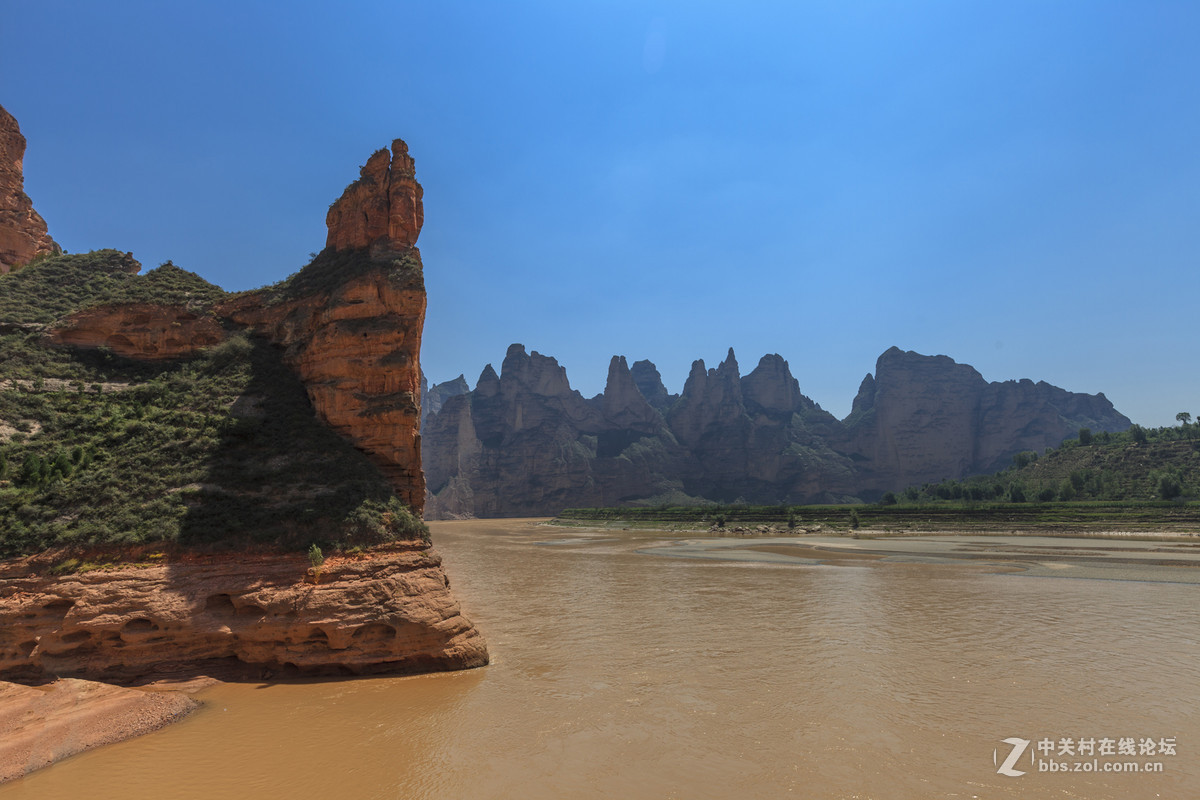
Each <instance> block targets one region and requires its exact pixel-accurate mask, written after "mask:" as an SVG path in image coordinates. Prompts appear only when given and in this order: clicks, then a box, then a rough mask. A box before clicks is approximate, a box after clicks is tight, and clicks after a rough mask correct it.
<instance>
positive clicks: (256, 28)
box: [0, 0, 1200, 425]
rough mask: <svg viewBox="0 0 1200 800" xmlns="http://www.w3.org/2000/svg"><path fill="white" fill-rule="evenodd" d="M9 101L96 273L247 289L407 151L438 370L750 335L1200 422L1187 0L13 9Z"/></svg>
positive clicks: (693, 349)
mask: <svg viewBox="0 0 1200 800" xmlns="http://www.w3.org/2000/svg"><path fill="white" fill-rule="evenodd" d="M0 16H2V18H3V20H4V29H5V36H4V39H5V45H4V48H3V49H0V104H3V105H4V106H5V107H7V108H8V109H9V111H11V112H12V113H13V114H14V115H15V116H16V117H17V119H18V120H19V122H20V124H21V127H22V130H23V132H24V133H25V135H26V136H27V137H28V139H29V141H30V144H29V149H28V151H27V154H26V159H25V171H26V189H27V191H28V192H29V194H30V195H31V196H32V197H33V200H34V203H35V206H36V207H37V208H38V209H39V210H40V211H41V213H42V215H43V216H44V217H45V218H46V220H47V221H48V223H49V226H50V231H51V233H52V235H53V236H55V238H56V239H57V240H58V241H59V242H60V243H62V244H63V245H64V246H65V247H67V248H68V249H69V250H71V251H72V252H77V251H84V250H89V249H93V248H98V247H116V248H120V249H122V250H132V251H133V252H134V255H135V256H137V257H138V258H140V259H141V260H142V262H143V263H144V264H145V265H146V267H147V268H150V267H153V266H156V265H157V264H158V263H160V262H162V261H164V260H166V259H171V260H173V261H174V262H175V263H176V264H178V265H180V266H182V267H185V268H187V269H191V270H193V271H195V272H198V273H200V274H201V275H203V276H204V277H206V278H208V279H209V280H211V281H213V282H215V283H217V284H220V285H221V286H223V287H225V288H227V289H245V288H253V287H255V286H260V285H264V284H267V283H272V282H274V281H276V280H278V279H280V278H282V277H285V276H286V275H288V274H289V273H291V272H294V271H295V270H296V269H298V268H299V267H300V266H301V265H302V264H303V263H304V262H305V261H306V260H307V255H308V253H309V252H311V251H315V250H319V249H321V247H322V246H323V245H324V241H325V225H324V219H325V211H326V208H327V206H328V204H329V203H330V202H331V201H332V200H333V199H334V198H336V197H337V196H338V195H339V194H340V192H341V190H342V188H343V187H344V186H345V185H346V184H347V183H349V182H350V181H351V180H352V179H354V178H355V177H356V176H357V170H358V167H359V166H360V165H361V164H362V163H363V162H364V161H365V160H366V158H367V156H368V155H369V154H370V153H371V152H372V151H374V150H375V149H377V148H379V147H382V146H385V145H386V144H387V143H388V142H390V140H391V139H392V138H394V137H397V136H399V137H403V138H404V139H405V140H407V142H408V143H409V146H410V149H411V152H412V154H413V156H414V157H415V158H416V160H417V173H418V178H419V180H420V181H421V183H422V184H423V185H424V187H425V219H426V224H425V229H424V232H423V233H422V235H421V239H420V242H419V245H420V247H421V251H422V255H423V258H424V262H425V271H426V285H427V288H428V290H429V311H428V318H427V324H426V330H425V343H424V351H423V363H424V367H425V371H426V374H427V375H428V376H429V378H430V380H431V381H433V382H439V381H442V380H447V379H450V378H452V377H454V376H455V375H457V374H458V373H459V372H464V373H466V376H467V378H468V380H469V381H470V382H471V383H472V385H473V384H474V381H475V378H476V377H477V376H478V375H479V372H480V370H481V369H482V368H483V366H484V364H485V363H488V362H492V363H494V364H496V366H497V367H498V366H499V362H500V361H501V360H502V359H503V356H504V351H505V348H506V347H507V346H508V345H509V344H510V343H512V342H522V343H524V344H525V345H526V346H527V347H528V348H529V349H531V350H533V349H535V350H538V351H540V352H543V353H546V354H549V355H553V356H555V357H557V358H558V359H559V362H560V363H562V364H563V365H564V366H565V367H566V368H567V371H568V375H569V376H570V378H571V381H572V385H573V386H575V387H576V388H578V389H580V390H581V391H582V392H583V393H584V394H585V395H592V394H595V393H597V392H599V391H601V390H602V389H603V382H604V377H605V374H606V368H607V364H608V360H609V358H610V357H611V356H612V355H613V354H623V355H625V356H627V357H629V359H630V361H631V362H632V361H633V360H637V359H642V358H649V359H651V360H652V361H654V362H655V363H656V364H657V365H658V367H659V369H660V371H661V372H662V374H663V377H664V379H665V381H666V383H667V386H668V388H669V389H670V390H671V391H679V390H680V389H681V388H682V386H683V381H684V379H685V377H686V375H687V371H688V369H689V367H690V365H691V362H692V360H693V359H695V358H703V359H705V361H706V363H707V364H708V366H710V367H712V366H715V365H716V363H717V362H718V361H720V360H721V358H723V357H724V354H725V351H726V349H727V348H729V347H730V346H733V347H734V348H735V349H736V351H737V354H738V358H739V361H740V363H741V365H742V369H743V373H745V372H748V371H749V370H750V369H752V368H753V367H754V365H755V364H756V363H757V361H758V358H759V357H760V356H761V355H763V354H764V353H771V352H778V353H780V354H781V355H783V357H784V358H786V359H788V361H789V362H790V364H791V367H792V371H793V373H794V374H795V375H796V377H797V378H798V379H799V381H800V386H801V389H802V390H803V391H804V392H805V393H806V394H808V395H809V396H810V397H812V398H813V399H814V400H816V401H817V402H819V403H820V404H821V405H822V406H824V407H825V408H826V409H828V410H830V411H832V412H833V413H835V414H837V415H839V416H842V415H845V414H846V413H848V411H849V409H850V401H851V399H852V398H853V396H854V393H855V391H856V389H857V387H858V384H859V381H860V380H861V379H862V377H863V375H864V374H865V373H867V372H869V371H873V370H874V365H875V359H876V357H877V356H878V355H879V354H880V353H882V352H883V351H884V350H885V349H887V348H888V347H890V346H892V345H897V346H899V347H901V348H904V349H908V350H916V351H918V352H922V353H929V354H933V353H945V354H947V355H950V356H951V357H953V358H955V359H956V360H958V361H960V362H965V363H969V364H972V365H974V366H975V367H976V368H977V369H978V370H979V371H980V372H981V373H982V374H983V375H984V377H985V378H987V379H988V380H1006V379H1010V378H1022V377H1029V378H1033V379H1034V380H1046V381H1048V382H1050V383H1054V384H1057V385H1059V386H1062V387H1064V388H1067V389H1070V390H1073V391H1083V392H1098V391H1103V392H1105V393H1106V394H1107V395H1108V397H1109V398H1110V399H1111V400H1112V401H1113V402H1114V404H1115V405H1116V406H1117V408H1118V409H1119V410H1121V411H1123V412H1125V413H1126V414H1128V415H1129V416H1130V417H1132V418H1133V419H1134V421H1136V422H1141V423H1142V424H1146V425H1165V424H1174V417H1175V413H1176V412H1177V411H1182V410H1187V411H1190V412H1192V413H1193V414H1196V415H1197V416H1200V370H1198V369H1197V368H1196V366H1197V356H1196V352H1197V345H1198V342H1197V336H1196V333H1197V322H1196V308H1197V298H1198V296H1200V294H1198V292H1197V289H1198V288H1200V287H1198V280H1197V266H1198V261H1200V79H1198V78H1200V47H1197V45H1196V42H1197V41H1200V4H1196V3H1191V2H1170V3H1168V2H1137V3H1134V2H1122V3H1112V2H1098V1H1089V2H1072V1H1071V0H1057V1H1056V2H1045V0H1036V1H1034V2H1025V1H1023V0H1016V1H1014V0H1007V1H1006V2H1003V3H999V2H997V3H986V4H985V3H975V2H964V1H963V0H947V2H905V3H894V2H872V3H855V2H778V3H774V2H762V3H749V4H747V3H739V4H734V3H705V2H695V1H694V0H692V1H691V2H678V3H674V2H605V3H600V2H569V3H564V2H559V1H558V0H554V1H553V2H512V3H492V2H480V3H461V2H438V3H433V2H430V3H405V2H347V3H330V2H290V3H259V2H236V3H225V2H205V3H188V4H184V3H161V2H132V1H128V0H121V1H120V2H111V1H110V2H103V3H101V2H88V3H81V2H73V3H64V2H55V0H39V1H38V2H36V3H33V2H23V1H21V2H18V0H0Z"/></svg>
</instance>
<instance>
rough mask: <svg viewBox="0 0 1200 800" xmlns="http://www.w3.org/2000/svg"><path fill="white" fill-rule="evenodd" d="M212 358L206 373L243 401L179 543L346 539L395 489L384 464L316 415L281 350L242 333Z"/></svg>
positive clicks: (194, 488) (220, 436)
mask: <svg viewBox="0 0 1200 800" xmlns="http://www.w3.org/2000/svg"><path fill="white" fill-rule="evenodd" d="M207 358H208V363H207V364H206V366H205V370H206V371H208V372H209V373H210V374H211V376H212V377H213V378H214V379H216V380H217V381H218V382H219V383H220V384H221V385H222V386H225V387H226V389H227V390H229V389H232V390H233V391H235V392H236V399H235V400H234V401H233V402H232V405H230V406H229V407H228V409H227V413H225V414H223V415H221V416H220V417H218V418H217V419H219V420H220V423H219V427H218V430H217V431H216V435H217V442H216V446H215V447H214V448H211V449H210V456H209V457H208V459H207V463H206V464H205V466H204V474H203V477H202V478H201V479H200V480H199V481H198V482H197V483H194V484H192V485H191V486H189V487H187V488H186V489H185V491H186V492H187V497H186V505H187V512H186V514H185V515H184V517H183V519H182V520H181V524H180V533H179V543H180V544H182V545H184V546H186V547H197V546H200V547H203V548H205V549H236V548H240V547H244V546H246V545H261V546H266V547H272V548H276V547H282V548H284V549H288V550H300V549H304V548H306V547H308V546H309V545H311V544H313V543H316V544H319V545H334V544H339V543H345V542H344V539H345V536H346V533H347V520H348V519H350V518H352V516H353V515H354V513H355V511H356V509H359V508H360V507H361V506H362V505H363V503H364V502H366V501H374V502H376V503H386V502H387V501H388V499H389V498H390V497H391V496H392V494H393V493H392V489H391V487H390V486H389V485H388V483H387V482H386V480H385V479H384V478H383V476H382V475H381V474H380V473H379V470H378V469H377V468H376V467H375V466H374V465H373V464H371V463H370V462H369V461H368V460H367V458H366V456H364V455H363V454H362V453H361V452H359V451H358V450H357V449H355V448H354V447H353V446H352V445H351V444H350V443H349V442H347V441H346V440H344V439H343V438H341V437H340V436H339V435H338V434H337V433H335V432H334V431H333V430H331V429H330V428H328V427H327V426H326V425H325V424H323V423H322V422H321V421H320V420H319V419H318V418H317V416H316V414H315V412H314V411H313V407H312V404H311V402H310V401H309V398H308V394H307V392H306V391H305V389H304V386H303V384H302V383H301V382H300V380H299V378H298V377H297V376H296V375H295V374H294V373H293V372H292V371H291V370H290V369H288V367H287V366H285V365H284V363H283V360H282V353H281V351H280V350H279V348H277V347H276V346H274V345H272V344H270V343H269V342H267V341H266V340H264V339H262V338H259V337H255V336H251V335H247V334H245V333H239V334H235V335H234V336H233V337H231V338H230V339H229V340H228V341H226V342H225V343H224V344H222V345H220V346H219V347H217V348H214V349H213V351H212V352H211V353H210V355H209V356H208V357H207ZM350 533H352V531H350Z"/></svg>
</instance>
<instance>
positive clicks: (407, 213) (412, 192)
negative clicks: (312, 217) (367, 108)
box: [325, 139, 425, 250]
mask: <svg viewBox="0 0 1200 800" xmlns="http://www.w3.org/2000/svg"><path fill="white" fill-rule="evenodd" d="M422 194H423V191H422V189H421V184H419V183H417V178H416V166H415V163H414V161H413V159H412V157H411V156H410V155H409V154H408V145H407V144H405V143H404V141H403V140H401V139H396V140H395V141H393V142H392V149H391V152H389V151H388V150H386V149H383V150H377V151H376V152H375V153H374V155H372V156H371V157H370V158H369V159H367V163H366V164H365V165H364V166H363V168H362V171H361V174H360V176H359V179H358V180H357V181H355V182H354V183H352V184H350V185H349V186H348V187H346V191H345V192H343V193H342V196H341V197H340V198H339V199H338V201H337V202H336V203H334V204H333V206H332V207H330V209H329V214H328V215H327V216H326V218H325V222H326V224H327V225H328V226H329V236H328V238H327V239H326V244H325V246H326V247H330V248H332V249H334V250H362V249H366V248H370V247H372V246H377V245H382V246H383V247H385V248H391V249H398V248H407V247H412V246H413V245H415V244H416V243H417V237H418V236H419V235H420V234H421V226H422V225H423V224H424V222H425V209H424V206H423V204H422V202H421V197H422Z"/></svg>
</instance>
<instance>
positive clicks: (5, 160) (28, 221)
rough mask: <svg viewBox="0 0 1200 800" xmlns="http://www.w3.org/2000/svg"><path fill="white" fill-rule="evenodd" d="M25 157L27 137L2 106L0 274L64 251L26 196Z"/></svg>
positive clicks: (0, 121) (0, 125)
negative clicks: (41, 257)
mask: <svg viewBox="0 0 1200 800" xmlns="http://www.w3.org/2000/svg"><path fill="white" fill-rule="evenodd" d="M24 157H25V137H24V136H22V135H21V129H20V128H19V127H18V126H17V120H16V119H15V118H14V117H13V115H12V114H9V113H8V112H7V111H5V110H4V107H3V106H0V274H2V273H5V272H10V271H11V270H13V269H16V268H17V267H21V266H24V265H25V264H28V263H29V262H30V261H32V260H33V259H34V258H36V257H37V256H40V255H46V254H54V253H61V252H62V248H61V247H59V246H58V244H56V243H55V241H54V240H53V239H51V238H50V235H49V234H48V233H47V232H46V221H45V220H44V219H42V216H41V215H40V214H38V213H37V212H36V211H34V210H33V202H32V201H31V200H30V199H29V195H27V194H25V173H24V171H23V167H22V160H23V159H24Z"/></svg>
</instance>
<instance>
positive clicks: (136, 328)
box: [48, 303, 228, 360]
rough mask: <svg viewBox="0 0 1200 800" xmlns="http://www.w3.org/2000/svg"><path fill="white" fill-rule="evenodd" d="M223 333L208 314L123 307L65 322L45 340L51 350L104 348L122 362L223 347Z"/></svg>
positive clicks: (133, 305) (136, 305)
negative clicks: (216, 345) (129, 359)
mask: <svg viewBox="0 0 1200 800" xmlns="http://www.w3.org/2000/svg"><path fill="white" fill-rule="evenodd" d="M227 335H228V334H227V332H226V331H225V329H224V328H223V327H222V326H221V324H220V323H219V322H218V321H217V320H216V319H215V318H214V317H213V316H212V315H209V314H197V313H196V312H193V311H189V310H188V309H187V308H184V307H182V306H161V305H156V304H152V303H124V304H121V305H111V306H98V307H96V308H89V309H87V310H85V311H80V312H78V313H76V314H72V315H71V316H70V317H68V318H67V319H66V320H65V321H64V322H63V324H62V325H61V326H59V327H57V328H55V329H53V330H51V331H50V333H49V334H48V336H49V339H50V341H51V342H52V343H53V344H57V345H63V346H70V347H107V348H109V349H110V350H112V351H113V352H114V353H116V354H117V355H120V356H125V357H126V358H141V359H148V360H159V359H168V358H182V357H184V356H189V355H192V354H194V353H196V352H197V351H198V350H202V349H204V348H206V347H211V346H213V345H215V344H219V343H221V342H223V341H224V340H225V339H226V337H227Z"/></svg>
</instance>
